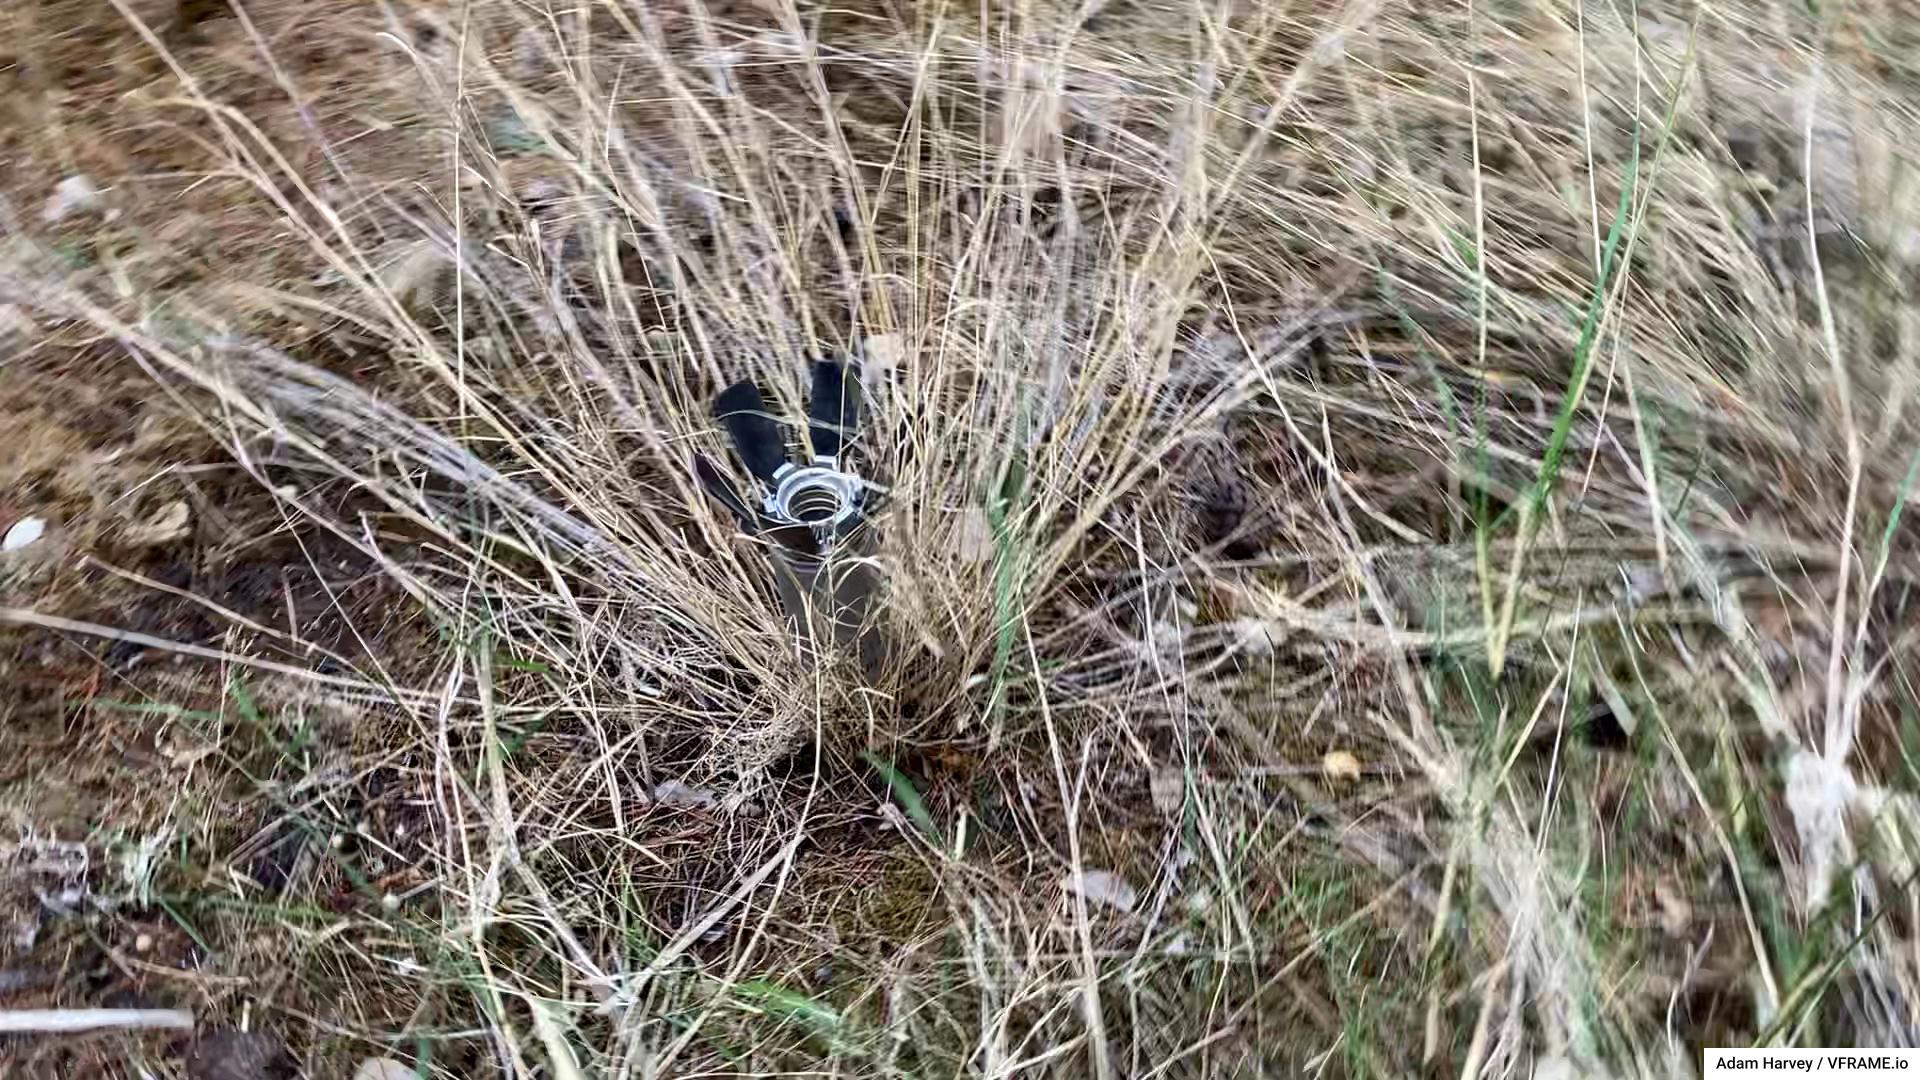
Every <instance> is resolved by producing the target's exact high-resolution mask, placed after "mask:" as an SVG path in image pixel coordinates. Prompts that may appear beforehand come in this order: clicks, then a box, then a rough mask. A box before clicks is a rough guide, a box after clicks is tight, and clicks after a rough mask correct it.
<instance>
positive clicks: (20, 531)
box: [0, 517, 47, 551]
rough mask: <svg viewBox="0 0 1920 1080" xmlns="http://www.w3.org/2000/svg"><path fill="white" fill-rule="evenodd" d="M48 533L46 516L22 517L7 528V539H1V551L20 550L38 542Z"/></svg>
mask: <svg viewBox="0 0 1920 1080" xmlns="http://www.w3.org/2000/svg"><path fill="white" fill-rule="evenodd" d="M46 534H47V519H46V518H37V517H25V518H21V519H20V520H19V521H16V522H14V523H13V527H12V528H10V529H8V530H7V535H6V539H4V540H0V551H19V550H21V549H22V548H26V547H29V546H31V545H33V544H34V543H36V542H38V541H39V539H40V538H41V537H42V536H45V535H46Z"/></svg>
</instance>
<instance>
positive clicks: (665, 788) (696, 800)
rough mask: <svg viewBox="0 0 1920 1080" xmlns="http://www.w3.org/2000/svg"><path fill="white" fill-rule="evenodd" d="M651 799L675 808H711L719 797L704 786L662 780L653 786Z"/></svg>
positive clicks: (717, 801)
mask: <svg viewBox="0 0 1920 1080" xmlns="http://www.w3.org/2000/svg"><path fill="white" fill-rule="evenodd" d="M653 801H654V802H657V803H659V804H660V805H661V806H671V807H673V808H674V809H675V810H711V809H713V808H714V807H716V806H718V805H720V799H719V798H718V797H717V796H715V795H714V793H713V792H711V791H708V790H707V789H706V788H697V787H691V786H689V785H687V784H683V783H681V782H680V781H678V780H662V781H661V782H660V783H659V784H657V785H655V786H654V789H653Z"/></svg>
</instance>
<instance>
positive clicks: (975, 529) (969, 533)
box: [953, 507, 993, 566]
mask: <svg viewBox="0 0 1920 1080" xmlns="http://www.w3.org/2000/svg"><path fill="white" fill-rule="evenodd" d="M953 550H954V552H955V553H956V554H958V555H959V556H960V558H961V559H962V560H963V561H965V562H969V563H973V564H974V565H976V566H977V565H980V564H982V563H987V562H991V561H993V526H992V524H990V523H989V522H988V521H987V514H986V511H984V510H981V509H979V508H978V507H969V508H968V509H965V510H962V511H960V522H959V524H958V525H957V526H956V527H955V528H954V530H953Z"/></svg>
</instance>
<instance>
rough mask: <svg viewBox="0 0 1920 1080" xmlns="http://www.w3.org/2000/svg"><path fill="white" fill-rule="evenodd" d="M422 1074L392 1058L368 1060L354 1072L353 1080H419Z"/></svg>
mask: <svg viewBox="0 0 1920 1080" xmlns="http://www.w3.org/2000/svg"><path fill="white" fill-rule="evenodd" d="M419 1078H420V1074H419V1073H417V1072H414V1071H413V1069H412V1068H411V1067H409V1066H406V1065H402V1064H400V1063H399V1062H397V1061H395V1060H393V1059H392V1058H367V1059H366V1060H364V1061H362V1062H361V1063H360V1067H359V1068H357V1069H355V1070H353V1080H419Z"/></svg>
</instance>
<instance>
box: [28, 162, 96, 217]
mask: <svg viewBox="0 0 1920 1080" xmlns="http://www.w3.org/2000/svg"><path fill="white" fill-rule="evenodd" d="M103 194H105V193H104V192H102V191H101V190H100V188H99V187H98V186H96V185H95V184H94V182H93V179H92V178H91V177H89V176H88V175H87V174H85V173H75V174H74V175H72V176H69V177H67V178H66V179H65V180H62V181H60V186H59V187H56V188H54V189H53V194H52V195H49V196H48V197H47V205H46V207H45V208H44V209H42V210H41V211H40V216H41V217H42V218H43V219H45V220H46V222H47V223H48V224H52V223H53V222H56V221H60V220H62V219H64V218H66V217H68V216H70V215H72V214H75V213H79V212H83V211H87V210H92V209H95V208H96V207H98V206H99V205H100V199H101V196H102V195H103Z"/></svg>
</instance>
